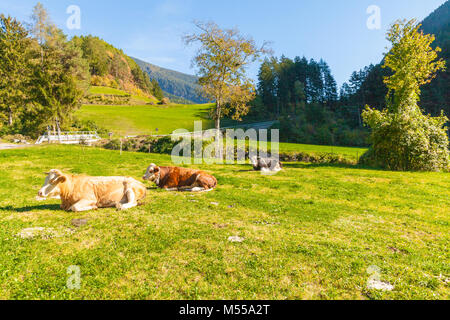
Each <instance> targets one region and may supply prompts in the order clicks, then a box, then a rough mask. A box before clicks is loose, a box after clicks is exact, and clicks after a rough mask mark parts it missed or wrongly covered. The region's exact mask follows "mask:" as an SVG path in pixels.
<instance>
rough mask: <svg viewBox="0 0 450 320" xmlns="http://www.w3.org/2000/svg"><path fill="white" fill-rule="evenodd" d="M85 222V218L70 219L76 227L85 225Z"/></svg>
mask: <svg viewBox="0 0 450 320" xmlns="http://www.w3.org/2000/svg"><path fill="white" fill-rule="evenodd" d="M87 223H88V221H87V219H73V220H72V225H73V226H75V227H77V228H80V227H82V226H85V225H87Z"/></svg>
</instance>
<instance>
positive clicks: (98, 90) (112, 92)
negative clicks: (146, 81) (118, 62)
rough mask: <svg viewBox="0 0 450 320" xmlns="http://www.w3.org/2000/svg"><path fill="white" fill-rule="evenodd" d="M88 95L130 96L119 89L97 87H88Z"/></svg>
mask: <svg viewBox="0 0 450 320" xmlns="http://www.w3.org/2000/svg"><path fill="white" fill-rule="evenodd" d="M89 93H90V94H94V95H100V94H107V95H113V96H128V95H130V94H129V93H128V92H125V91H123V90H120V89H114V88H109V87H97V86H92V87H90V88H89Z"/></svg>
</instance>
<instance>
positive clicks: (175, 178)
mask: <svg viewBox="0 0 450 320" xmlns="http://www.w3.org/2000/svg"><path fill="white" fill-rule="evenodd" d="M143 179H144V180H147V181H151V182H154V183H155V184H156V185H157V186H158V187H159V188H161V189H166V190H167V191H187V192H202V191H211V190H213V189H214V188H215V187H216V186H217V180H216V178H215V177H213V176H212V175H210V174H207V173H206V172H203V171H199V170H192V169H185V168H179V167H158V166H157V165H156V164H151V165H150V167H148V169H147V172H146V173H145V176H144V177H143Z"/></svg>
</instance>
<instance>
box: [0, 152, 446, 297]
mask: <svg viewBox="0 0 450 320" xmlns="http://www.w3.org/2000/svg"><path fill="white" fill-rule="evenodd" d="M49 155H51V156H49ZM151 162H154V163H158V164H160V165H170V164H171V161H170V157H169V156H162V155H155V154H137V153H127V152H124V153H123V154H122V155H120V153H119V152H116V151H105V150H100V149H93V148H83V147H75V146H47V147H36V148H29V149H23V150H8V151H2V152H1V153H0V168H1V170H0V181H1V183H0V224H1V226H2V227H1V228H0V246H1V250H0V262H1V263H0V299H150V300H151V299H233V300H234V299H388V300H391V299H432V300H434V299H448V297H449V294H450V291H449V287H448V263H447V260H446V253H447V252H448V243H449V241H450V238H449V234H450V233H449V225H450V217H449V215H448V208H449V207H450V192H449V190H450V174H448V173H409V172H388V171H378V170H366V169H362V168H358V167H353V168H348V167H334V166H327V165H308V164H299V163H296V164H286V166H285V171H283V172H281V173H280V174H278V175H276V176H271V177H267V176H262V175H260V174H258V173H257V172H253V171H250V170H249V169H250V166H248V165H236V166H225V165H211V166H197V168H201V169H204V170H206V171H208V172H211V173H213V174H214V175H215V176H216V177H217V178H218V182H219V186H218V188H217V190H216V191H214V192H209V193H204V194H195V195H192V194H187V193H169V192H163V191H160V190H156V189H152V188H151V189H149V190H148V196H147V198H146V200H145V201H144V202H143V204H142V206H139V207H137V208H133V209H131V210H130V211H123V212H120V211H116V210H115V209H101V210H96V211H92V212H86V213H70V212H63V211H61V210H60V209H59V201H57V200H51V201H48V202H44V203H41V202H36V201H35V200H34V197H35V195H36V193H37V191H38V190H39V188H40V187H41V185H42V183H43V181H44V178H45V177H44V174H43V172H46V171H48V170H49V169H51V168H59V169H62V170H64V171H66V172H68V173H75V174H89V175H130V176H132V177H135V178H137V179H140V177H142V175H143V173H144V171H145V168H146V167H147V165H149V164H150V163H151ZM193 167H195V166H193ZM149 187H150V185H149ZM79 218H86V219H88V223H87V225H85V226H82V227H79V228H76V227H74V226H73V225H72V224H71V221H72V219H79ZM34 227H42V228H52V229H53V230H54V231H55V232H56V233H57V236H56V237H45V236H42V237H37V238H34V239H21V238H19V237H17V236H16V235H17V234H18V233H20V232H21V231H22V230H23V229H25V228H34ZM230 236H240V237H242V238H244V241H243V242H242V243H232V242H229V241H228V238H229V237H230ZM73 265H75V266H78V267H79V268H80V271H81V277H82V278H81V288H80V290H69V289H67V288H66V281H67V279H68V274H67V270H68V267H69V266H73ZM373 266H376V267H377V268H379V269H380V279H381V280H382V281H385V282H389V283H390V284H392V285H393V286H394V290H393V291H390V292H383V291H377V290H371V289H368V288H367V282H368V280H369V277H370V276H371V274H370V273H369V272H368V270H370V269H369V268H371V267H372V268H373Z"/></svg>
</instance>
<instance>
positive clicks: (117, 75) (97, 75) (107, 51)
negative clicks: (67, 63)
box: [71, 35, 164, 100]
mask: <svg viewBox="0 0 450 320" xmlns="http://www.w3.org/2000/svg"><path fill="white" fill-rule="evenodd" d="M71 42H72V44H73V45H74V46H75V47H76V48H78V49H79V50H80V51H81V52H82V57H83V58H84V59H85V60H86V63H87V64H88V66H89V71H90V75H91V81H90V82H91V85H93V86H101V87H109V88H113V89H120V90H123V91H126V92H127V93H129V94H130V95H138V96H145V97H147V98H149V99H152V100H153V99H155V98H156V99H157V100H161V99H162V98H163V97H164V96H163V93H162V90H161V89H160V87H159V85H158V83H157V81H151V80H150V78H149V77H148V75H147V74H146V73H145V72H143V71H142V70H141V68H140V67H139V66H138V65H137V64H136V62H135V61H134V60H133V59H131V58H130V57H129V56H127V55H126V54H125V53H124V52H123V51H122V50H120V49H117V48H115V47H113V46H112V45H110V44H109V43H107V42H105V41H104V40H102V39H100V38H98V37H94V36H90V35H89V36H81V37H77V36H76V37H74V38H73V39H72V40H71Z"/></svg>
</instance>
